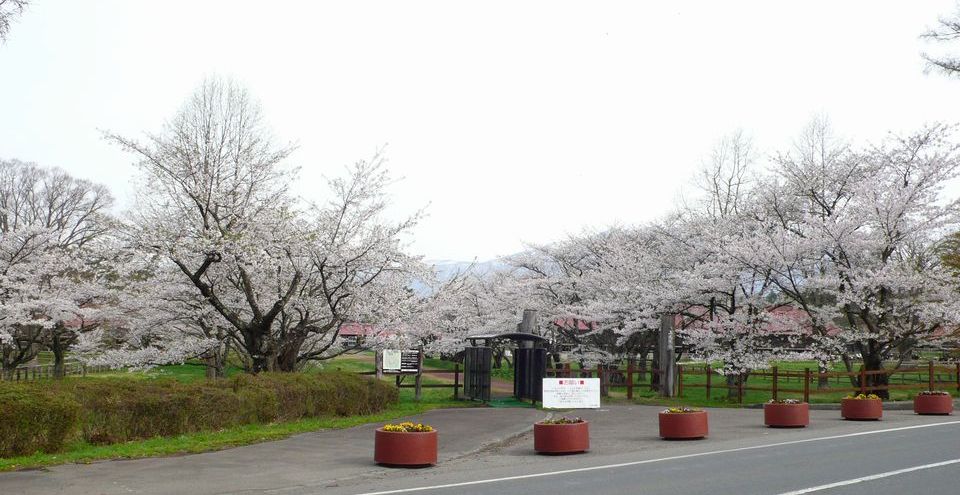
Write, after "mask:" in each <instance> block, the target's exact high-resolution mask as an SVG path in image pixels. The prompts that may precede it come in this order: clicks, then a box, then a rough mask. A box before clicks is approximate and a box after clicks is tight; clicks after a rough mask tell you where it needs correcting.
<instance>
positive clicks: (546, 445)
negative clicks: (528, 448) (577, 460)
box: [533, 421, 590, 454]
mask: <svg viewBox="0 0 960 495" xmlns="http://www.w3.org/2000/svg"><path fill="white" fill-rule="evenodd" d="M533 450H536V451H537V453H539V454H572V453H575V452H586V451H587V450H590V423H589V422H587V421H584V422H582V423H569V424H560V425H551V424H543V423H534V424H533Z"/></svg>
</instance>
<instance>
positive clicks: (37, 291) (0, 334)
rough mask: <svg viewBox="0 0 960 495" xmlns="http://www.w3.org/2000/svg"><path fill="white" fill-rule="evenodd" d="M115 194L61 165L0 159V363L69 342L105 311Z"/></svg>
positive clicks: (59, 357)
mask: <svg viewBox="0 0 960 495" xmlns="http://www.w3.org/2000/svg"><path fill="white" fill-rule="evenodd" d="M112 202H113V199H112V198H111V196H110V194H109V193H108V192H107V190H106V188H104V187H103V186H101V185H99V184H94V183H91V182H88V181H84V180H79V179H76V178H73V177H71V176H69V175H68V174H67V173H65V172H64V171H62V170H59V169H47V168H41V167H39V166H37V165H34V164H29V163H23V162H19V161H16V160H11V161H0V355H2V364H3V369H4V370H6V371H7V372H9V371H10V370H11V369H13V368H15V367H17V366H19V365H21V364H23V363H26V362H29V361H31V360H32V359H33V358H34V357H36V354H37V353H38V352H39V351H40V350H41V349H42V348H43V347H47V348H49V349H50V350H51V351H53V354H54V365H55V374H56V375H57V376H62V375H63V372H64V360H65V355H66V351H67V349H68V348H69V347H70V346H71V345H72V344H73V343H74V342H75V340H76V339H77V337H78V336H79V335H80V334H81V333H83V332H86V331H90V330H92V329H95V328H97V327H98V326H100V324H101V323H102V322H103V321H104V320H105V319H106V318H108V313H109V311H110V306H109V304H108V302H109V300H110V292H109V289H108V288H107V286H106V285H105V283H104V282H105V280H106V279H107V278H108V277H109V274H110V263H109V259H110V251H109V249H108V247H109V243H108V242H106V238H107V234H108V233H109V232H110V229H111V227H112V220H111V219H110V217H109V215H108V213H107V212H108V210H109V208H110V206H111V205H112Z"/></svg>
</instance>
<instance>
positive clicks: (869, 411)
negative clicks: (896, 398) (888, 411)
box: [840, 399, 883, 419]
mask: <svg viewBox="0 0 960 495" xmlns="http://www.w3.org/2000/svg"><path fill="white" fill-rule="evenodd" d="M840 415H841V416H843V418H844V419H880V418H881V417H882V416H883V401H881V400H880V399H841V400H840Z"/></svg>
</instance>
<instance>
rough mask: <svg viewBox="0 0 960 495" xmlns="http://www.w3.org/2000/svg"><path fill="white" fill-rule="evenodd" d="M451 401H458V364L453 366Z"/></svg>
mask: <svg viewBox="0 0 960 495" xmlns="http://www.w3.org/2000/svg"><path fill="white" fill-rule="evenodd" d="M453 400H460V363H454V365H453Z"/></svg>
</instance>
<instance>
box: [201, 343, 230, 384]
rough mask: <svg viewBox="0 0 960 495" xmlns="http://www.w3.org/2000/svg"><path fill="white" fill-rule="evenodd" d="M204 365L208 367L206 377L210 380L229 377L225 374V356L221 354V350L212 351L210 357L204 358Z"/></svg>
mask: <svg viewBox="0 0 960 495" xmlns="http://www.w3.org/2000/svg"><path fill="white" fill-rule="evenodd" d="M203 364H204V365H206V367H207V369H206V375H207V379H208V380H215V379H217V378H225V377H226V376H227V375H226V373H225V372H224V355H223V353H221V352H220V349H216V350H214V351H211V352H210V353H209V354H208V355H206V356H204V357H203Z"/></svg>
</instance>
